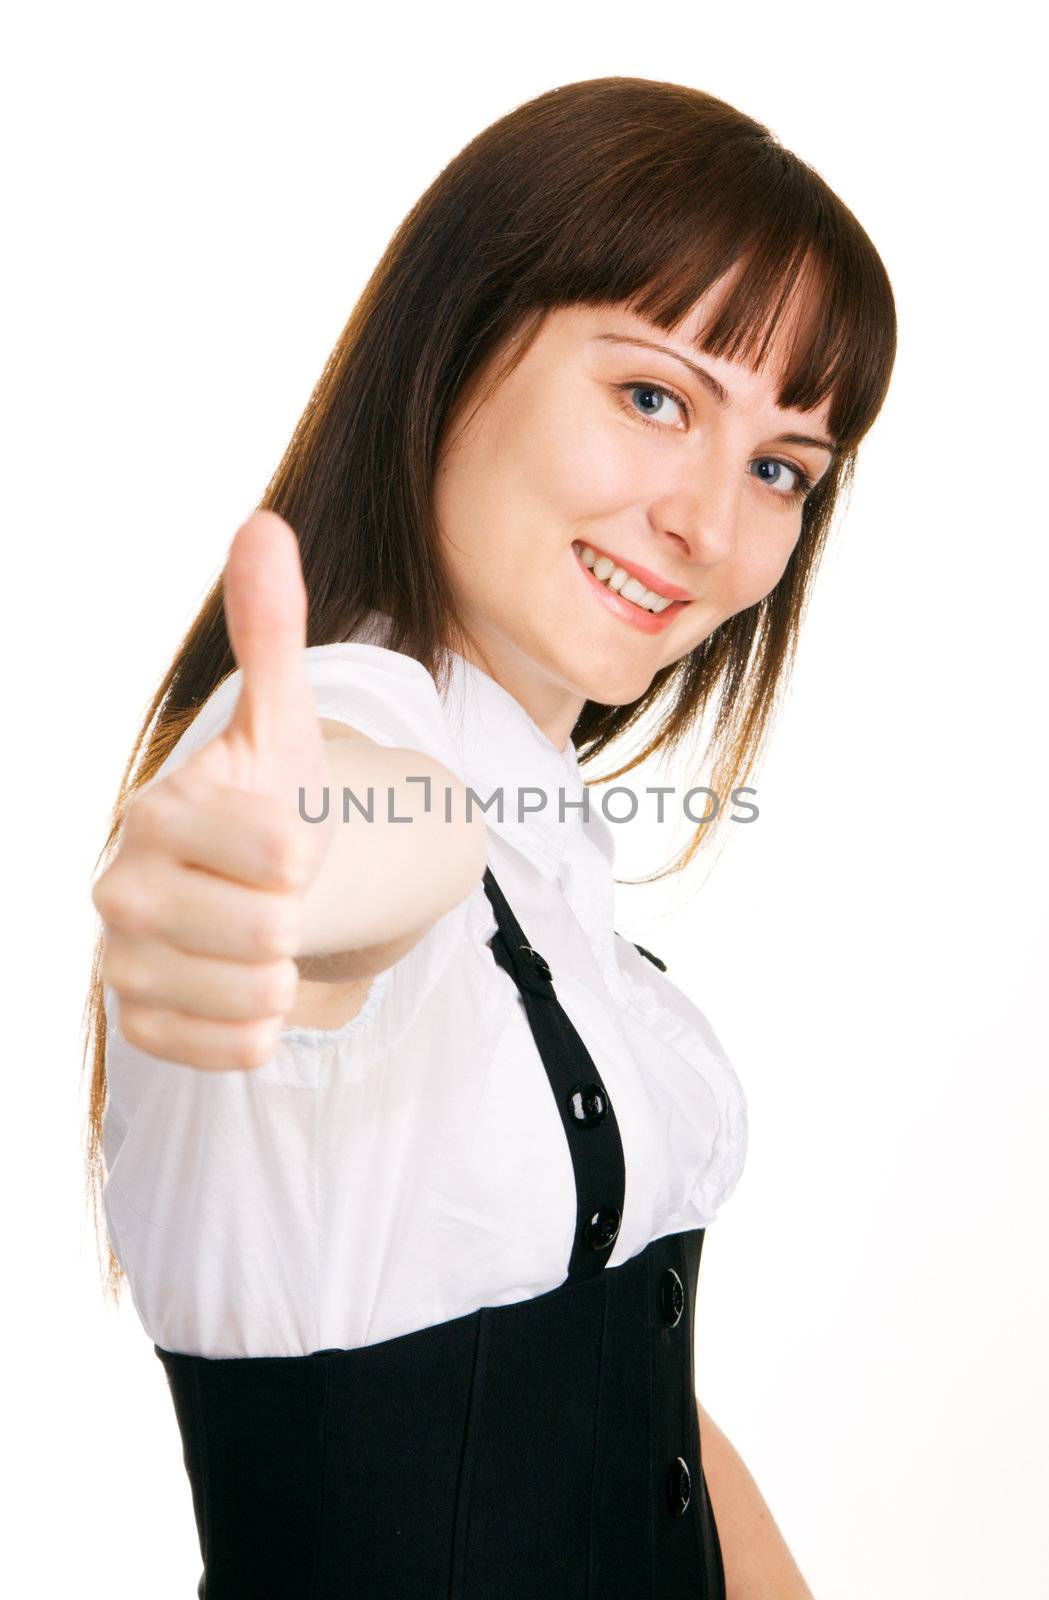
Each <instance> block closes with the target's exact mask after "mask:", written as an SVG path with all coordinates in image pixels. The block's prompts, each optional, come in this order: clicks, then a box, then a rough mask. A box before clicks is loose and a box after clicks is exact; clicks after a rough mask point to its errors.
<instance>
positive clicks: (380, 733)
mask: <svg viewBox="0 0 1049 1600" xmlns="http://www.w3.org/2000/svg"><path fill="white" fill-rule="evenodd" d="M304 654H305V662H306V672H307V675H308V677H309V680H310V683H311V684H312V686H313V693H314V701H315V705H316V711H317V716H318V717H324V718H330V719H331V720H332V721H336V722H345V723H347V724H348V725H349V726H350V727H352V728H355V729H356V730H357V731H358V732H360V733H363V734H364V736H365V737H366V738H368V739H374V740H375V743H376V744H381V745H386V746H387V747H389V748H391V749H404V750H418V751H420V752H421V753H422V754H423V755H427V756H431V757H433V759H434V760H436V761H439V762H440V763H441V765H442V766H444V767H446V768H447V769H448V771H449V772H451V773H452V774H453V775H454V776H455V777H457V778H459V779H462V778H463V773H462V766H461V758H460V755H459V752H458V750H457V748H456V745H455V743H454V741H453V740H452V737H451V733H450V731H449V727H448V721H447V717H446V714H445V709H444V706H443V704H442V701H441V697H440V695H439V694H438V692H437V685H436V684H435V682H434V680H433V678H432V676H431V675H430V673H429V672H427V670H426V668H425V667H424V666H423V665H422V664H421V662H418V661H416V660H415V659H414V657H412V656H406V655H402V654H401V653H400V652H399V651H397V650H387V649H386V648H385V647H384V646H382V645H377V644H363V643H360V642H357V641H354V642H352V643H344V644H324V645H312V646H310V648H309V649H308V650H306V651H305V652H304ZM241 679H242V673H241V671H240V668H239V667H238V668H237V670H236V671H235V672H232V673H230V675H229V677H228V678H224V679H223V681H222V682H221V683H220V684H219V686H218V688H217V689H215V690H214V691H213V693H212V694H211V695H210V697H209V698H208V700H206V701H205V703H204V705H203V706H202V707H201V709H200V711H198V713H197V715H196V717H195V718H194V719H193V721H192V723H191V724H190V726H189V727H188V728H187V729H186V731H185V733H183V735H182V737H181V739H180V740H179V741H178V743H177V744H176V745H175V747H174V749H173V750H172V751H171V752H170V753H169V755H168V756H167V758H166V760H165V761H164V762H163V764H162V765H161V767H160V768H159V769H158V771H157V773H156V777H157V778H160V777H163V776H165V774H166V773H168V772H170V771H173V770H174V768H175V767H177V766H178V765H179V764H180V763H181V762H182V761H184V760H186V759H187V757H188V756H190V755H191V754H192V753H193V751H195V750H198V749H200V748H201V747H202V746H203V745H205V744H207V743H209V742H210V741H211V740H212V739H214V738H216V737H217V736H218V735H219V734H220V733H221V732H222V730H223V729H224V728H225V727H226V726H227V724H228V723H229V721H230V718H231V717H232V715H233V709H234V707H235V705H236V703H237V698H238V696H239V694H240V685H241ZM154 781H155V780H154Z"/></svg>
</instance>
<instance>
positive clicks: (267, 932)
mask: <svg viewBox="0 0 1049 1600" xmlns="http://www.w3.org/2000/svg"><path fill="white" fill-rule="evenodd" d="M299 921H300V913H299V911H298V908H297V907H296V906H295V905H294V904H293V903H292V902H291V901H290V900H289V899H288V898H286V897H284V896H281V897H275V898H274V899H272V900H271V901H270V902H269V903H268V904H266V905H265V906H264V907H262V908H261V909H260V910H259V911H257V912H256V914H255V922H254V929H253V934H254V943H255V948H256V950H257V952H258V954H259V955H260V956H261V957H262V958H263V959H264V960H267V959H268V960H273V959H279V958H280V957H281V956H291V955H293V954H294V952H295V947H296V944H297V942H298V936H299Z"/></svg>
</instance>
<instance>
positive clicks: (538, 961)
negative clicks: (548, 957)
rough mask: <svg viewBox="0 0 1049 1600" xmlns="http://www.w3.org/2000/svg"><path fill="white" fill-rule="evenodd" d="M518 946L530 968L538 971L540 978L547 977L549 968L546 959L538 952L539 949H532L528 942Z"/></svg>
mask: <svg viewBox="0 0 1049 1600" xmlns="http://www.w3.org/2000/svg"><path fill="white" fill-rule="evenodd" d="M520 948H521V952H522V954H523V955H524V958H525V960H526V961H527V962H529V964H530V965H531V967H532V970H533V971H534V972H538V974H539V976H540V977H541V978H549V977H550V968H549V966H548V965H547V963H546V961H544V959H543V957H542V956H541V955H540V954H539V951H538V950H533V949H532V946H531V945H530V944H523V945H521V947H520Z"/></svg>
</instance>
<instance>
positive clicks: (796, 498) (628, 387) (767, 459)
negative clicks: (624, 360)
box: [615, 383, 813, 505]
mask: <svg viewBox="0 0 1049 1600" xmlns="http://www.w3.org/2000/svg"><path fill="white" fill-rule="evenodd" d="M615 390H616V394H617V396H618V397H621V398H620V404H621V405H622V407H623V409H624V410H625V411H627V412H628V414H629V415H630V416H631V417H634V418H636V420H637V421H638V422H643V423H644V425H645V427H646V428H659V429H661V430H662V432H663V433H671V432H674V431H680V429H677V430H675V428H674V424H673V423H666V422H656V421H654V420H653V419H654V417H657V416H662V415H663V412H664V410H665V409H666V408H665V406H662V405H659V406H657V408H656V409H655V410H654V411H653V410H652V409H649V410H648V414H647V415H646V413H645V410H642V409H639V408H638V406H636V405H635V404H634V400H633V396H634V395H636V394H637V395H644V396H647V397H648V399H649V400H651V399H652V397H653V396H655V395H658V396H659V397H660V399H661V400H663V401H666V400H669V401H670V402H671V403H672V404H673V405H675V406H677V407H678V409H679V410H680V411H681V412H682V414H683V416H684V418H685V422H686V423H687V422H688V416H689V411H688V402H687V401H686V400H683V399H682V397H681V396H680V395H679V394H675V393H674V391H673V389H668V388H667V387H666V385H665V384H662V383H618V384H616V385H615ZM751 465H752V466H765V465H768V466H773V467H778V468H779V470H780V474H781V475H782V473H784V472H789V473H790V474H791V475H792V477H793V479H794V484H793V487H792V488H790V489H781V488H778V487H777V486H776V485H778V483H779V479H778V478H777V479H776V480H775V484H773V483H769V484H767V487H768V489H769V490H770V491H771V493H772V494H774V495H775V496H776V498H777V499H778V500H785V501H787V502H788V504H791V505H801V504H802V503H803V502H804V501H805V500H806V499H807V498H808V496H809V494H810V492H811V490H812V486H813V485H812V479H811V478H810V477H809V475H808V473H806V472H803V471H802V469H801V468H800V467H797V466H795V465H794V463H793V462H792V461H780V460H779V458H778V457H777V456H760V457H759V458H758V460H757V461H756V462H752V463H751Z"/></svg>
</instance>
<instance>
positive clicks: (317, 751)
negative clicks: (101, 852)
mask: <svg viewBox="0 0 1049 1600" xmlns="http://www.w3.org/2000/svg"><path fill="white" fill-rule="evenodd" d="M224 600H225V611H226V626H227V629H228V631H229V638H230V644H231V646H232V648H233V654H234V657H235V659H236V662H237V666H238V667H239V668H240V671H241V675H242V679H241V684H240V694H239V697H238V699H237V702H236V705H235V707H234V711H233V716H232V719H231V720H230V722H229V723H228V725H227V726H226V727H225V729H224V730H223V731H222V733H220V734H219V735H218V736H217V737H216V738H214V739H213V740H212V741H211V742H210V743H209V744H206V745H205V746H204V747H203V748H202V749H200V750H197V751H195V752H194V753H193V754H192V755H191V756H189V757H188V759H186V760H185V761H184V762H182V764H181V765H180V766H179V767H177V768H176V769H175V770H174V771H173V772H172V773H170V774H169V775H168V776H166V777H163V778H160V779H155V780H154V781H153V782H151V783H149V784H147V785H146V786H145V787H144V788H143V789H141V790H140V791H139V792H138V793H137V794H136V795H135V797H134V798H133V800H132V801H131V803H130V804H129V806H128V809H127V813H126V816H125V820H124V826H123V830H122V835H121V841H120V845H119V848H118V850H117V852H116V853H115V855H114V858H113V860H112V861H111V863H110V864H109V866H108V867H107V868H106V870H105V871H104V872H103V873H102V874H101V875H100V877H99V878H98V879H97V881H96V883H95V885H94V887H93V889H92V900H93V902H94V904H95V908H96V910H97V911H98V912H99V914H100V916H101V917H102V920H103V923H104V931H105V955H104V959H103V965H102V977H103V981H104V982H106V983H107V984H109V986H110V987H111V988H112V990H113V991H114V994H115V995H116V998H117V1001H118V1003H119V1024H120V1030H121V1032H122V1033H123V1035H124V1037H125V1038H126V1039H127V1041H128V1042H129V1043H130V1044H134V1045H136V1046H138V1047H139V1048H140V1049H142V1050H145V1051H146V1052H147V1053H149V1054H150V1055H155V1056H158V1057H160V1058H161V1059H163V1060H168V1061H175V1062H179V1063H181V1064H183V1065H187V1066H193V1067H198V1068H202V1069H206V1070H229V1069H236V1068H240V1069H242V1070H243V1069H246V1068H251V1067H257V1066H261V1065H262V1064H263V1063H264V1062H266V1061H268V1060H269V1058H270V1057H271V1056H272V1054H273V1051H274V1050H275V1048H276V1046H277V1042H278V1040H279V1037H280V1031H281V1027H282V1024H283V1018H284V1016H285V1015H286V1013H287V1012H288V1011H289V1010H290V1009H291V1007H292V1006H293V1004H294V1002H295V995H296V993H297V990H298V978H299V973H298V968H297V966H296V963H295V960H294V957H295V955H296V953H297V951H298V948H299V938H300V934H301V927H302V908H303V901H304V898H305V895H306V891H307V890H308V889H309V887H310V885H311V884H312V883H313V881H314V879H315V878H316V876H317V874H318V872H319V871H320V867H321V864H322V862H323V860H324V856H325V854H326V852H327V849H328V846H329V844H330V842H331V837H332V819H331V816H329V819H328V820H327V821H325V822H324V823H311V822H308V821H306V820H305V819H304V816H303V815H301V814H300V804H299V802H300V791H301V792H302V798H303V800H304V804H303V806H302V811H303V812H304V813H305V816H306V817H309V816H313V817H316V816H319V815H320V814H321V812H322V810H323V809H324V808H323V803H322V802H323V789H324V785H325V784H326V783H328V781H329V769H328V765H327V758H326V755H325V750H324V739H323V735H322V733H321V728H320V724H319V722H318V719H317V715H316V711H315V707H314V699H313V690H312V688H311V686H310V682H309V679H308V677H307V675H306V668H305V661H304V656H303V652H304V650H305V648H306V610H307V598H306V588H305V584H304V582H303V577H302V568H301V565H300V562H299V551H298V541H297V540H296V537H295V535H294V533H293V532H292V530H291V529H290V528H289V527H288V524H287V523H286V522H284V521H283V519H282V518H280V517H279V516H277V515H276V514H275V513H274V512H270V511H258V512H256V513H255V514H254V516H252V517H250V518H249V519H248V521H247V522H245V523H244V525H243V527H241V528H240V529H239V530H238V532H237V535H236V537H235V538H234V540H233V543H232V545H231V546H230V552H229V557H228V560H227V564H226V573H225V586H224ZM330 809H332V810H333V809H334V808H330Z"/></svg>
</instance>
